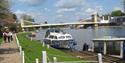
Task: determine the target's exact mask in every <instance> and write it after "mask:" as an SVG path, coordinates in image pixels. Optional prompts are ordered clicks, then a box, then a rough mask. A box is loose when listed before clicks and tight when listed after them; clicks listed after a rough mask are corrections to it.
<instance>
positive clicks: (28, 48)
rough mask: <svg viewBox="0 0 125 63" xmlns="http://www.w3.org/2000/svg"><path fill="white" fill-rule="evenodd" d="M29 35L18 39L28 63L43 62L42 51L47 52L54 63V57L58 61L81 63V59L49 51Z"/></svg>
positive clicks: (24, 34)
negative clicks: (79, 62)
mask: <svg viewBox="0 0 125 63" xmlns="http://www.w3.org/2000/svg"><path fill="white" fill-rule="evenodd" d="M27 34H28V33H20V34H18V35H17V36H18V39H19V42H20V44H21V46H22V47H23V50H24V52H25V59H26V63H33V62H34V61H35V59H36V58H39V59H40V60H41V58H42V51H47V55H48V60H49V61H52V57H57V60H58V61H79V60H81V59H79V58H75V57H72V56H70V55H68V54H66V53H64V52H62V51H60V50H57V49H54V48H50V49H48V48H47V47H46V46H44V47H43V46H42V44H41V43H40V42H38V41H35V40H33V41H31V40H30V39H28V38H27V37H26V35H27Z"/></svg>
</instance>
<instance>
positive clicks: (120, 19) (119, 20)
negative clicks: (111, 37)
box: [111, 16, 125, 25]
mask: <svg viewBox="0 0 125 63" xmlns="http://www.w3.org/2000/svg"><path fill="white" fill-rule="evenodd" d="M111 22H112V23H116V24H119V25H122V24H124V23H125V16H117V17H111Z"/></svg>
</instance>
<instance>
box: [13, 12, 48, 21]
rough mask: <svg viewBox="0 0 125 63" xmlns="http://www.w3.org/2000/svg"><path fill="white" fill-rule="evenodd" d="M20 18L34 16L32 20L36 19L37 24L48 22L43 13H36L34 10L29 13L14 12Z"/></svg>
mask: <svg viewBox="0 0 125 63" xmlns="http://www.w3.org/2000/svg"><path fill="white" fill-rule="evenodd" d="M14 13H15V14H16V15H17V17H18V18H20V17H21V15H23V14H26V15H30V16H32V18H34V19H35V21H37V22H41V21H45V20H47V17H45V16H43V15H42V14H41V13H39V12H34V11H32V10H27V11H23V10H17V11H15V12H14Z"/></svg>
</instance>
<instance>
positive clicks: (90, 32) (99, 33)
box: [36, 27, 125, 50]
mask: <svg viewBox="0 0 125 63" xmlns="http://www.w3.org/2000/svg"><path fill="white" fill-rule="evenodd" d="M63 30H64V31H65V32H67V33H70V34H71V35H72V36H73V38H75V41H76V42H77V46H76V48H77V49H78V50H82V48H83V44H84V43H87V44H89V46H90V47H91V45H92V39H94V38H99V37H103V36H118V37H125V27H99V28H98V27H97V28H94V29H63ZM45 33H46V30H45V29H41V30H39V32H38V33H37V36H36V38H37V39H38V40H42V39H43V38H44V36H45Z"/></svg>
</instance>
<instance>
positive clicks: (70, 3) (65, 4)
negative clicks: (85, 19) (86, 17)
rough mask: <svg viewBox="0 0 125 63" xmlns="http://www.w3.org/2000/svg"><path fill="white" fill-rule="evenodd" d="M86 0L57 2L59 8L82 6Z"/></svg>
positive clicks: (61, 0) (62, 0)
mask: <svg viewBox="0 0 125 63" xmlns="http://www.w3.org/2000/svg"><path fill="white" fill-rule="evenodd" d="M83 3H84V0H58V1H57V2H56V4H55V6H56V7H59V8H74V7H78V6H81V5H82V4H83Z"/></svg>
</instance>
